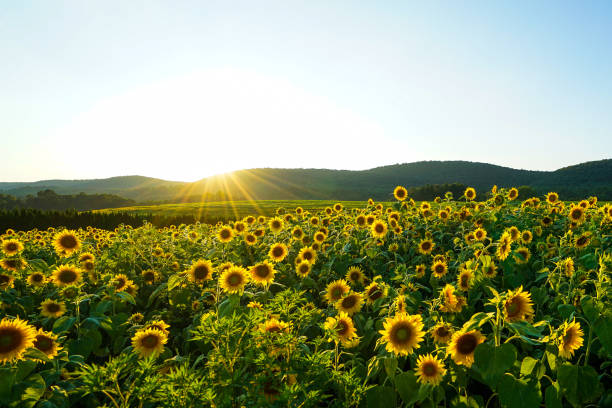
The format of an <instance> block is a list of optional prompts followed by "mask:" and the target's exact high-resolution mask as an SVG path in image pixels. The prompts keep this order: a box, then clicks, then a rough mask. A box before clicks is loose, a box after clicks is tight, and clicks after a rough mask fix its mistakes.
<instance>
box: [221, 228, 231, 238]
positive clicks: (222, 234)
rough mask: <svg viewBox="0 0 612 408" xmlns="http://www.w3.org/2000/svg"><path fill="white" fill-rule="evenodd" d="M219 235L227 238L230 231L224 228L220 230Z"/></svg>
mask: <svg viewBox="0 0 612 408" xmlns="http://www.w3.org/2000/svg"><path fill="white" fill-rule="evenodd" d="M220 235H221V238H223V239H228V238H229V237H230V232H229V231H228V230H226V229H224V230H221V234H220Z"/></svg>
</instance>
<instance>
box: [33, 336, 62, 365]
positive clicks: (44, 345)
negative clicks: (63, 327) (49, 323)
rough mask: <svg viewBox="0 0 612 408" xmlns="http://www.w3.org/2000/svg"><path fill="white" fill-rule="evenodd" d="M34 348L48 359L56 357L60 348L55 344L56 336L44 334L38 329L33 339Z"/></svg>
mask: <svg viewBox="0 0 612 408" xmlns="http://www.w3.org/2000/svg"><path fill="white" fill-rule="evenodd" d="M34 347H36V348H37V349H38V350H40V351H42V352H43V353H45V354H46V355H47V357H49V358H53V357H55V356H57V352H58V351H59V349H60V347H59V345H58V344H57V335H56V334H53V333H52V332H46V331H44V330H43V329H38V331H37V332H36V337H35V338H34Z"/></svg>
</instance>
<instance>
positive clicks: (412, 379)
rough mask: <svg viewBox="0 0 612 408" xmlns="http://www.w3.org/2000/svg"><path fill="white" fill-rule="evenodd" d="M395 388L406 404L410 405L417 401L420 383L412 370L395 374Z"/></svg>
mask: <svg viewBox="0 0 612 408" xmlns="http://www.w3.org/2000/svg"><path fill="white" fill-rule="evenodd" d="M395 388H396V389H397V392H398V394H399V395H400V397H402V400H403V401H404V403H405V404H406V405H407V406H412V405H413V404H414V403H415V402H417V401H418V399H419V388H420V385H419V383H418V381H417V377H416V375H414V373H413V372H412V371H406V372H405V373H401V374H398V375H396V376H395Z"/></svg>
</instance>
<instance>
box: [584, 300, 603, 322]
mask: <svg viewBox="0 0 612 408" xmlns="http://www.w3.org/2000/svg"><path fill="white" fill-rule="evenodd" d="M580 305H581V306H582V311H583V312H584V315H585V316H586V318H587V319H588V320H589V322H591V323H593V322H594V321H595V320H596V319H597V317H598V316H599V311H598V310H597V308H596V307H595V300H593V298H592V297H591V296H584V297H583V298H582V300H581V301H580Z"/></svg>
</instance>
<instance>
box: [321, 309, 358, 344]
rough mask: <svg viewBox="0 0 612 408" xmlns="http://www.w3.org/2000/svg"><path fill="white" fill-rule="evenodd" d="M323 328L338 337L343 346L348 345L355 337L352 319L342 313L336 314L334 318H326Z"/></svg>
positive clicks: (355, 332)
mask: <svg viewBox="0 0 612 408" xmlns="http://www.w3.org/2000/svg"><path fill="white" fill-rule="evenodd" d="M324 327H325V329H327V330H330V331H332V332H333V333H334V334H335V335H336V336H338V339H339V340H340V342H341V343H342V344H343V345H344V346H347V345H349V344H350V343H351V342H352V341H353V340H354V339H355V338H356V337H357V331H356V330H355V325H354V324H353V319H352V318H351V317H350V316H349V315H348V314H346V313H344V312H340V313H338V316H336V317H328V318H327V320H326V321H325V324H324Z"/></svg>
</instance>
